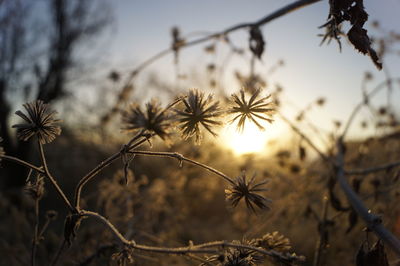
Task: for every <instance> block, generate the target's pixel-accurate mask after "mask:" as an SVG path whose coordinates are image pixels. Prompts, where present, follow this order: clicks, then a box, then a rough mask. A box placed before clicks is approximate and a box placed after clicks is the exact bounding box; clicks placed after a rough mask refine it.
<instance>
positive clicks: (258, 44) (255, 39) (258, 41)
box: [249, 27, 265, 59]
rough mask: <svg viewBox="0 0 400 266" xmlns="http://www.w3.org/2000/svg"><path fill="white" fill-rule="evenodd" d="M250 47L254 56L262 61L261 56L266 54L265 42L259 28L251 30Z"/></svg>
mask: <svg viewBox="0 0 400 266" xmlns="http://www.w3.org/2000/svg"><path fill="white" fill-rule="evenodd" d="M249 47H250V50H251V51H252V52H253V54H254V55H255V56H257V58H258V59H261V56H262V54H263V53H264V48H265V42H264V38H263V35H262V32H261V30H260V28H259V27H253V28H251V30H250V40H249Z"/></svg>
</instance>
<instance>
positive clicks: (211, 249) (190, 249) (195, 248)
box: [80, 210, 282, 258]
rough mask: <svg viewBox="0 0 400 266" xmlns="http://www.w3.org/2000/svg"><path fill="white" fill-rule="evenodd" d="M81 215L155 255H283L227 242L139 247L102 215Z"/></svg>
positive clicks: (128, 242)
mask: <svg viewBox="0 0 400 266" xmlns="http://www.w3.org/2000/svg"><path fill="white" fill-rule="evenodd" d="M80 215H82V216H90V217H93V218H96V219H98V220H100V221H101V222H102V223H103V224H104V225H106V226H107V227H108V228H109V229H110V230H111V232H112V233H113V234H114V236H115V237H116V238H117V239H118V240H119V241H120V242H121V243H122V244H124V245H127V246H128V247H129V248H132V249H135V250H140V251H146V252H155V253H165V254H178V255H183V254H194V253H199V254H213V253H218V250H217V249H215V248H227V247H231V248H241V249H247V250H253V251H256V252H259V253H261V254H264V255H267V256H272V257H275V258H276V257H279V258H282V254H280V253H279V252H276V251H274V250H265V249H262V248H258V247H253V246H249V245H243V244H236V243H231V242H227V241H215V242H209V243H203V244H199V245H189V246H184V247H176V248H168V247H153V246H145V245H139V244H136V243H135V241H133V240H127V239H126V238H125V237H124V236H123V235H122V234H121V233H120V232H119V231H118V230H117V229H116V228H115V226H114V225H113V224H112V223H111V222H110V221H108V220H107V218H105V217H103V216H101V215H100V214H98V213H96V212H91V211H86V210H81V211H80Z"/></svg>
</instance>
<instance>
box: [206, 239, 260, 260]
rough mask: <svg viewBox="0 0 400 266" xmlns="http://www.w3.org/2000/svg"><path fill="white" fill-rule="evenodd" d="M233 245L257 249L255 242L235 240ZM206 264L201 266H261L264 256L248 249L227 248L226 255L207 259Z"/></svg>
mask: <svg viewBox="0 0 400 266" xmlns="http://www.w3.org/2000/svg"><path fill="white" fill-rule="evenodd" d="M232 244H237V245H246V246H253V247H256V246H255V245H254V244H255V242H254V241H253V240H250V241H249V240H245V239H244V240H242V241H238V240H234V241H232ZM205 260H206V262H205V263H202V264H200V266H205V265H210V264H212V263H214V264H212V265H215V264H217V265H218V266H252V265H260V264H261V263H262V262H263V261H264V256H263V255H261V254H259V253H257V252H256V251H254V250H251V249H246V248H236V247H232V248H227V249H226V250H225V252H224V253H222V254H219V255H213V256H209V257H206V258H205Z"/></svg>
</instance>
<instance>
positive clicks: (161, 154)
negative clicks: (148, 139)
mask: <svg viewBox="0 0 400 266" xmlns="http://www.w3.org/2000/svg"><path fill="white" fill-rule="evenodd" d="M129 153H132V154H135V155H145V156H158V157H170V158H176V159H177V160H178V161H179V163H182V162H183V161H185V162H188V163H191V164H194V165H197V166H199V167H201V168H204V169H206V170H208V171H210V172H212V173H214V174H216V175H218V176H220V177H222V178H223V179H225V180H226V181H228V182H229V183H231V184H235V182H234V181H233V180H232V178H230V177H229V176H227V175H225V174H224V173H222V172H220V171H218V170H216V169H214V168H212V167H210V166H208V165H206V164H203V163H200V162H197V161H195V160H192V159H189V158H186V157H185V156H183V155H182V154H180V153H177V152H153V151H131V152H129Z"/></svg>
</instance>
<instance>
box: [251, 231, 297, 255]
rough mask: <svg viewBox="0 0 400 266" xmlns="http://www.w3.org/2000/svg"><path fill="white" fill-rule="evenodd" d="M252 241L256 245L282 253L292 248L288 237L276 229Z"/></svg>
mask: <svg viewBox="0 0 400 266" xmlns="http://www.w3.org/2000/svg"><path fill="white" fill-rule="evenodd" d="M254 242H255V245H256V246H257V247H261V248H264V249H266V250H275V251H278V252H282V253H286V252H288V251H289V250H290V249H291V248H292V247H291V245H290V240H289V238H287V237H285V236H284V235H282V234H280V233H279V232H278V231H274V232H272V233H268V234H265V235H263V236H262V237H261V238H257V239H255V241H254Z"/></svg>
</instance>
